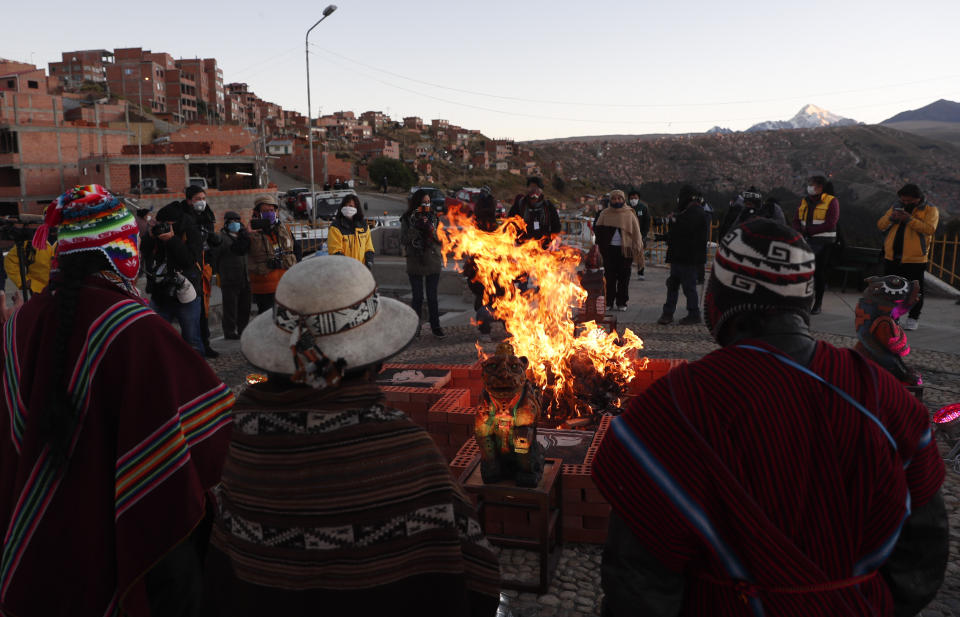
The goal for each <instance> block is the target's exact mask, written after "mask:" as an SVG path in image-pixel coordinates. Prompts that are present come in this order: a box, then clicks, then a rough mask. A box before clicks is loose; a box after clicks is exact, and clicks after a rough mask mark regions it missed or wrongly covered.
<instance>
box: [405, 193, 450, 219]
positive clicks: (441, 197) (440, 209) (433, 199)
mask: <svg viewBox="0 0 960 617" xmlns="http://www.w3.org/2000/svg"><path fill="white" fill-rule="evenodd" d="M420 189H423V190H425V191H428V192H429V193H430V204H431V205H432V206H433V211H434V212H436V213H438V214H444V213H445V212H446V211H447V194H446V193H445V192H444V191H443V189H438V188H437V187H435V186H415V187H413V188H412V189H410V194H411V195H413V194H414V193H416V192H417V191H419V190H420Z"/></svg>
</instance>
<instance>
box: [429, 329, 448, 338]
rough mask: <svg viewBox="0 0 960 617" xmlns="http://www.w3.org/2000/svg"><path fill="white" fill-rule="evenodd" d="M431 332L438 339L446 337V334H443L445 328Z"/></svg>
mask: <svg viewBox="0 0 960 617" xmlns="http://www.w3.org/2000/svg"><path fill="white" fill-rule="evenodd" d="M431 330H432V331H433V335H434V336H435V337H437V338H443V337H445V336H446V334H444V332H443V328H440V327H437V328H431Z"/></svg>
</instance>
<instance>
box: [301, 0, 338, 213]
mask: <svg viewBox="0 0 960 617" xmlns="http://www.w3.org/2000/svg"><path fill="white" fill-rule="evenodd" d="M336 10H337V5H336V4H331V5H329V6H328V7H327V8H325V9H323V17H321V18H320V19H318V20H317V23H315V24H313V25H312V26H310V30H307V34H306V36H304V37H303V47H304V50H305V52H306V57H307V149H308V150H309V151H310V224H311V225H312V224H314V223H316V216H317V215H316V212H317V208H316V203H315V202H316V200H317V198H316V195H314V185H313V111H312V109H311V105H312V103H311V102H310V32H311V31H312V30H313V29H314V28H316V27H317V26H319V25H320V22H321V21H323V20H324V19H326V18H327V17H330V15H332V14H333V12H334V11H336Z"/></svg>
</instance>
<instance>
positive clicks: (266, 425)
mask: <svg viewBox="0 0 960 617" xmlns="http://www.w3.org/2000/svg"><path fill="white" fill-rule="evenodd" d="M381 400H382V394H381V392H380V390H379V389H378V388H377V387H376V386H375V385H373V384H370V383H368V382H360V383H356V382H355V381H353V380H351V381H347V382H344V384H343V385H342V386H341V387H340V388H339V389H337V390H334V391H333V392H327V391H317V390H314V389H312V388H307V387H300V388H294V389H292V390H285V391H279V392H271V391H270V390H269V384H264V385H263V386H262V387H261V386H254V387H252V388H249V389H248V390H247V391H246V392H244V394H242V395H241V396H240V398H239V402H238V406H237V408H236V409H235V410H234V411H235V425H234V433H233V441H232V443H231V446H230V452H229V455H228V457H227V463H226V466H225V468H224V477H223V479H224V481H223V487H222V490H221V492H220V493H219V495H218V498H219V502H220V506H221V507H220V515H219V517H218V520H217V522H216V524H215V526H214V531H213V536H212V542H211V544H212V547H211V552H210V555H209V556H208V568H207V571H208V587H209V588H210V589H215V590H216V594H217V597H216V599H215V600H216V601H215V604H216V605H217V608H218V610H219V613H220V614H221V615H267V614H277V615H280V614H282V615H285V616H288V617H292V616H296V615H317V614H329V615H348V614H349V615H399V614H406V613H407V611H412V612H413V613H414V614H416V615H437V616H441V615H442V616H444V617H454V616H457V615H493V614H494V613H495V612H496V607H497V604H498V594H499V571H498V563H497V558H496V556H495V555H494V554H493V553H492V552H491V550H490V548H489V545H488V544H487V542H486V539H485V538H484V537H483V534H482V533H481V530H480V525H479V523H478V521H477V519H476V515H475V512H474V510H473V507H472V506H471V505H470V503H469V501H468V500H467V498H466V497H465V496H464V494H463V493H462V492H461V490H460V489H459V487H457V485H456V484H455V482H454V481H453V479H452V477H451V475H450V472H449V471H448V469H447V465H446V463H445V461H444V460H443V457H442V456H441V455H440V452H439V451H438V450H437V448H436V446H435V445H434V443H433V441H432V439H431V438H430V436H429V435H428V434H427V433H426V432H425V431H424V430H423V429H421V428H419V427H418V426H417V425H415V424H413V423H412V422H411V421H410V420H409V419H408V418H407V417H406V416H405V415H404V414H403V413H402V412H398V411H391V410H387V409H384V408H383V407H382V406H381V404H380V401H381Z"/></svg>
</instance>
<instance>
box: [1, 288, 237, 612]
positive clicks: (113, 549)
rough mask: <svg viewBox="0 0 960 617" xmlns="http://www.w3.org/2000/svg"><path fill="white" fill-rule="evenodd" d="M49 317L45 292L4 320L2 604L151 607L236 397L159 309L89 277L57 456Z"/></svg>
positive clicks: (80, 304)
mask: <svg viewBox="0 0 960 617" xmlns="http://www.w3.org/2000/svg"><path fill="white" fill-rule="evenodd" d="M56 330H57V315H56V302H55V299H54V296H53V294H52V293H51V292H50V291H46V292H44V293H42V294H39V295H37V296H34V297H33V298H32V299H31V300H30V302H28V303H27V304H25V305H24V306H23V308H21V309H20V310H19V311H18V312H17V313H16V314H15V315H14V316H13V317H12V318H11V319H10V320H9V321H7V322H6V323H5V324H4V326H3V339H2V342H3V347H2V354H3V375H2V397H0V407H2V413H0V529H2V531H3V534H4V535H3V554H2V560H0V615H16V617H33V616H36V617H54V616H57V615H64V616H66V615H69V616H70V617H86V616H96V617H100V616H112V615H120V614H126V615H131V616H134V617H142V616H148V615H149V614H150V612H149V609H148V607H147V595H146V593H147V592H146V589H145V585H144V579H145V573H146V572H147V571H148V570H149V569H150V568H151V567H152V566H153V565H154V564H155V563H157V562H158V561H159V560H160V559H161V558H162V557H164V556H165V555H166V554H168V553H169V552H170V551H171V549H172V548H173V547H174V546H176V545H177V544H179V543H180V542H182V541H183V540H184V539H185V538H186V537H187V536H189V535H190V533H191V531H193V529H194V528H195V527H196V526H197V525H198V524H199V523H200V521H201V519H202V518H203V516H204V513H205V507H206V498H205V491H207V490H209V489H211V488H212V487H213V485H214V484H216V483H217V481H218V480H219V477H220V466H221V465H222V462H223V459H224V456H225V454H226V448H227V444H228V442H229V428H230V414H229V410H230V407H231V405H232V404H233V401H234V397H233V394H231V392H230V390H229V389H228V388H227V387H226V386H225V385H224V384H223V383H222V382H221V381H220V380H219V379H218V378H217V376H216V375H215V374H214V373H213V371H212V370H211V369H210V367H209V366H208V365H207V363H206V362H205V361H204V360H203V358H201V357H200V356H199V355H197V353H196V352H195V351H193V350H192V349H190V348H189V347H188V346H187V345H186V343H184V342H183V340H182V339H181V338H180V336H179V335H178V334H177V333H176V331H175V330H173V328H171V327H170V326H169V324H167V323H166V322H165V321H164V320H163V319H161V318H160V317H159V316H157V314H156V313H154V312H153V311H152V310H151V309H149V308H148V307H146V306H144V305H143V304H142V303H141V302H140V301H139V300H138V299H134V298H132V297H131V296H129V295H127V294H126V293H123V292H122V291H120V289H119V288H117V287H115V286H113V285H112V284H110V283H108V282H106V281H104V280H102V279H97V278H94V277H91V278H90V279H88V280H87V281H86V283H85V285H84V287H83V288H81V290H80V293H79V297H78V300H77V313H76V318H75V327H74V329H73V335H72V336H71V338H70V340H69V342H68V344H67V354H68V356H67V357H68V359H69V360H68V362H67V365H66V367H67V370H66V374H67V376H68V377H69V379H70V381H69V391H70V393H71V394H72V395H73V399H74V401H75V403H76V406H77V410H78V421H77V426H76V429H75V432H74V435H73V442H72V443H73V445H72V446H71V454H70V457H69V460H68V461H67V462H66V463H65V464H63V465H62V466H59V467H58V466H55V465H54V464H52V462H51V457H50V448H49V446H48V445H47V442H46V439H45V435H44V430H43V427H42V414H41V412H42V410H43V409H44V403H45V401H46V397H47V396H48V394H49V392H50V390H51V388H52V387H53V384H52V383H50V381H49V379H48V375H47V373H48V371H49V367H50V366H51V365H52V363H53V358H52V355H53V353H54V349H55V348H56V346H55V344H54V340H55V336H56Z"/></svg>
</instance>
